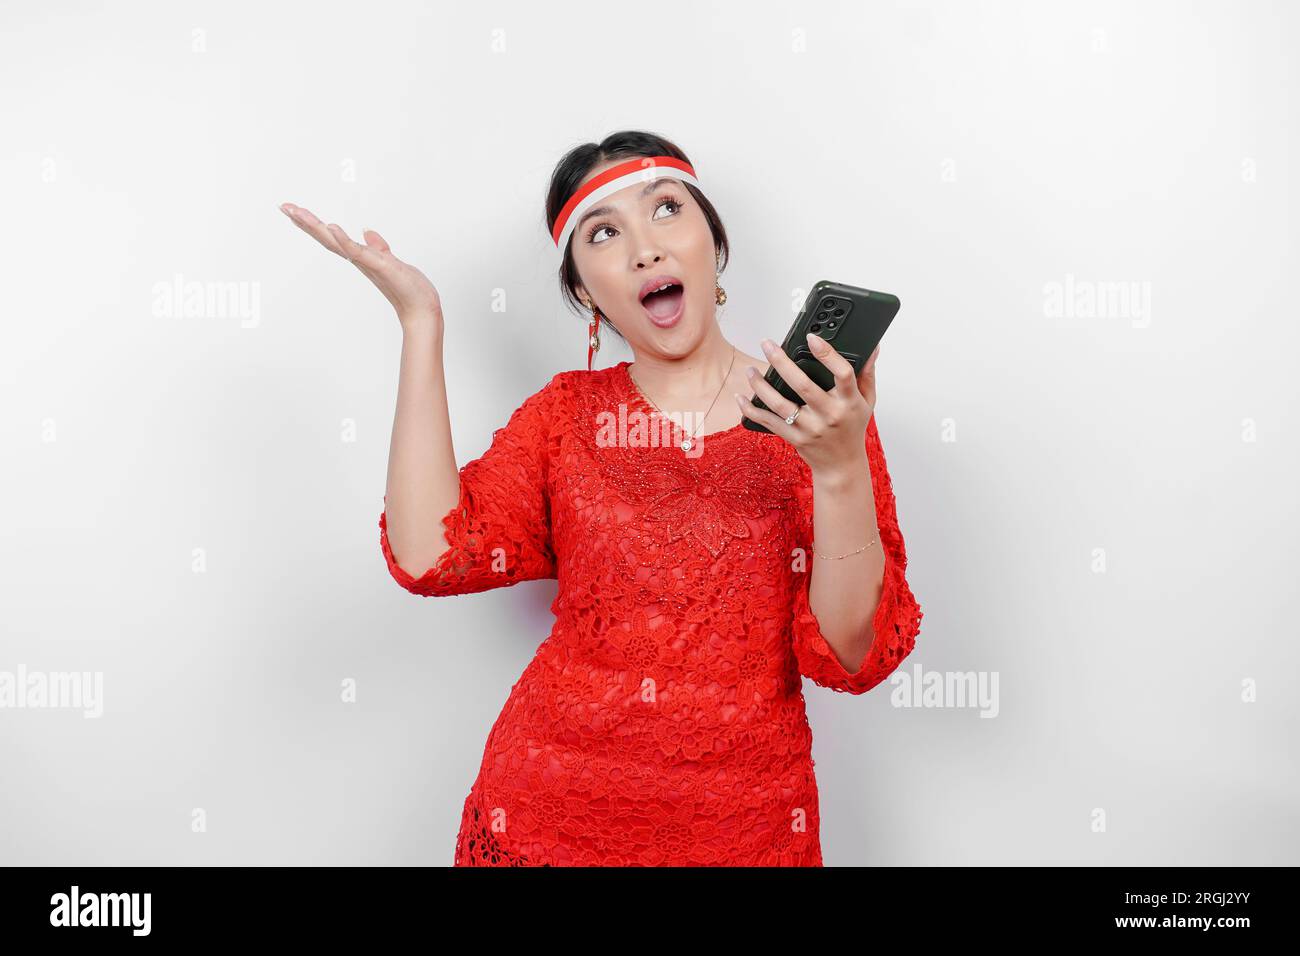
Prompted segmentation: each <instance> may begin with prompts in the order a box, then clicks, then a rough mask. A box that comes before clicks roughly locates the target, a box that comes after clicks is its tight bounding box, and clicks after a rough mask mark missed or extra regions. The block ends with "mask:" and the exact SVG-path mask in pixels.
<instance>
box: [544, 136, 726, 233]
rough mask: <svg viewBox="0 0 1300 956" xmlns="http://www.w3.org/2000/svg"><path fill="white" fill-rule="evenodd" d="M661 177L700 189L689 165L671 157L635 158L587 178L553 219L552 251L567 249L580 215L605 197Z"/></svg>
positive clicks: (693, 171) (698, 182)
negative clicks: (553, 241)
mask: <svg viewBox="0 0 1300 956" xmlns="http://www.w3.org/2000/svg"><path fill="white" fill-rule="evenodd" d="M663 177H668V178H670V179H680V180H681V181H682V182H685V183H690V184H691V185H693V186H695V187H696V188H699V185H700V181H699V180H698V179H696V178H695V170H694V168H692V166H691V164H690V163H688V162H686V161H685V160H681V159H678V158H677V157H675V156H637V157H635V158H633V159H629V160H628V161H627V162H626V163H619V164H618V165H617V166H611V167H610V168H609V169H607V170H605V171H604V172H603V173H601V174H600V175H598V176H593V177H591V179H589V180H588V181H587V182H585V183H583V184H582V185H581V186H580V187H579V188H578V191H577V192H575V193H574V194H573V195H572V196H570V197H569V201H568V202H566V203H565V204H564V208H563V209H561V210H560V215H559V216H558V217H556V220H555V226H554V227H553V228H552V229H551V238H552V239H554V240H555V247H556V248H557V249H559V250H560V253H561V255H563V253H564V250H565V249H567V248H568V245H569V237H570V236H572V235H573V230H574V229H575V228H576V227H577V224H578V220H579V219H581V218H582V216H583V213H585V212H586V211H587V210H588V209H590V208H591V207H592V206H594V205H596V203H598V202H600V201H601V200H602V199H604V198H605V197H607V196H610V195H612V194H613V193H616V192H618V191H619V190H620V189H626V188H627V187H628V186H634V185H636V184H637V183H645V182H649V181H650V180H652V179H661V178H663Z"/></svg>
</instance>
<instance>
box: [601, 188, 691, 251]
mask: <svg viewBox="0 0 1300 956" xmlns="http://www.w3.org/2000/svg"><path fill="white" fill-rule="evenodd" d="M670 203H671V204H672V206H673V209H674V211H673V213H672V215H673V216H676V215H678V214H679V213H680V212H681V211H682V205H683V204H682V203H680V202H678V201H677V200H676V199H674V198H673V197H672V196H663V197H662V198H660V200H659V201H658V202H657V203H655V210H654V215H652V216H651V217H650V218H651V219H663V218H665V217H664V216H660V215H659V210H660V209H662V208H663V207H664V206H667V205H669V204H670ZM667 218H672V217H671V216H669V217H667ZM613 228H614V227H613V226H611V225H610V224H609V223H606V222H598V223H596V225H594V226H592V227H591V228H590V229H588V230H587V242H588V243H589V244H591V245H593V246H598V245H600V244H601V242H604V241H605V240H603V239H602V240H601V242H596V236H597V235H598V234H599V233H602V232H604V231H605V230H606V229H613Z"/></svg>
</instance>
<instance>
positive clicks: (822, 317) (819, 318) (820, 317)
mask: <svg viewBox="0 0 1300 956" xmlns="http://www.w3.org/2000/svg"><path fill="white" fill-rule="evenodd" d="M817 321H818V322H824V321H826V313H825V312H818V313H817Z"/></svg>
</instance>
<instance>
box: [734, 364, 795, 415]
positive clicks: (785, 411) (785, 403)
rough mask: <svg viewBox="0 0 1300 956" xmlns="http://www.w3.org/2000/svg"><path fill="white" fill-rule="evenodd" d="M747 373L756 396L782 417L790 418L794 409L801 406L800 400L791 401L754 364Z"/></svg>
mask: <svg viewBox="0 0 1300 956" xmlns="http://www.w3.org/2000/svg"><path fill="white" fill-rule="evenodd" d="M745 374H746V377H748V379H749V387H750V388H752V389H753V390H754V397H755V398H761V399H762V400H763V404H764V405H766V406H767V407H768V408H769V409H771V410H772V412H773V413H774V414H776V415H779V416H780V417H781V418H789V417H790V416H791V415H793V414H794V410H795V409H796V408H798V407H799V403H798V402H792V401H790V399H788V398H786V397H785V396H784V395H782V394H781V393H780V392H778V391H777V390H776V389H775V388H773V387H772V384H771V383H770V382H768V381H767V379H765V378H763V376H761V375H759V374H758V369H756V368H754V366H752V365H751V366H750V367H749V370H748V371H747V372H746V373H745Z"/></svg>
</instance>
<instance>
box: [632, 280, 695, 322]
mask: <svg viewBox="0 0 1300 956" xmlns="http://www.w3.org/2000/svg"><path fill="white" fill-rule="evenodd" d="M685 292H686V290H685V289H684V288H682V285H681V283H680V282H673V281H666V282H664V283H663V285H662V286H661V287H660V288H658V289H654V290H652V291H650V292H648V293H647V294H646V295H645V296H643V297H642V299H641V307H642V308H643V309H645V310H646V313H647V314H648V315H649V316H650V320H651V321H652V322H654V323H655V325H658V326H669V325H672V324H674V323H675V322H676V321H677V320H678V319H679V318H681V313H682V304H683V303H684V302H685V301H686V295H685Z"/></svg>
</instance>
